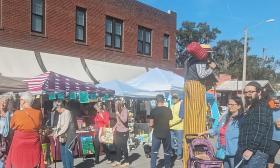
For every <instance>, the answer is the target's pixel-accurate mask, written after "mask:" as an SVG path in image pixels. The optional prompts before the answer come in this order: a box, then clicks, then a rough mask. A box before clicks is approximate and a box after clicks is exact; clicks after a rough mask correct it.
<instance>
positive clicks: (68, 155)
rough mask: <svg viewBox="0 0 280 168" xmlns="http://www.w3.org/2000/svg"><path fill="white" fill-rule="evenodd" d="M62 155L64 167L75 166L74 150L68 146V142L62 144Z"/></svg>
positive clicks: (71, 167) (70, 167)
mask: <svg viewBox="0 0 280 168" xmlns="http://www.w3.org/2000/svg"><path fill="white" fill-rule="evenodd" d="M60 155H61V160H62V163H63V167H64V168H73V166H74V157H73V154H72V151H70V149H69V148H68V147H67V146H66V144H60Z"/></svg>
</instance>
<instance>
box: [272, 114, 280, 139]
mask: <svg viewBox="0 0 280 168" xmlns="http://www.w3.org/2000/svg"><path fill="white" fill-rule="evenodd" d="M277 120H280V110H275V111H273V123H274V124H273V135H272V140H274V141H280V129H279V128H277V127H276V124H275V122H276V121H277Z"/></svg>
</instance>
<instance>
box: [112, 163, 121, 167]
mask: <svg viewBox="0 0 280 168" xmlns="http://www.w3.org/2000/svg"><path fill="white" fill-rule="evenodd" d="M120 165H121V163H120V162H114V163H112V164H111V166H112V167H116V166H120Z"/></svg>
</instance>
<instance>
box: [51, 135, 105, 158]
mask: <svg viewBox="0 0 280 168" xmlns="http://www.w3.org/2000/svg"><path fill="white" fill-rule="evenodd" d="M76 135H77V138H76V143H75V146H74V150H73V154H74V157H83V154H82V144H81V141H80V139H81V137H82V136H92V140H93V144H95V143H96V139H95V138H94V135H95V132H91V131H76ZM49 138H50V143H51V145H50V148H51V154H52V157H53V160H61V157H60V143H59V141H58V139H57V140H56V154H55V141H54V139H53V137H52V136H49ZM100 151H102V150H100Z"/></svg>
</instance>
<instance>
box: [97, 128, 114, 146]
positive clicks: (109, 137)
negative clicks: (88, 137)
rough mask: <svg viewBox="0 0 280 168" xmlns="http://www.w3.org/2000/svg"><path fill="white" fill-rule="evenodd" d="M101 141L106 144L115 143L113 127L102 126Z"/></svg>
mask: <svg viewBox="0 0 280 168" xmlns="http://www.w3.org/2000/svg"><path fill="white" fill-rule="evenodd" d="M100 141H101V142H103V143H105V144H113V142H114V136H113V128H102V133H101V136H100Z"/></svg>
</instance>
